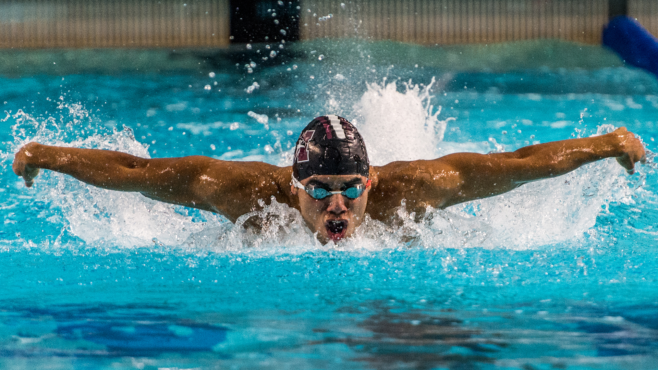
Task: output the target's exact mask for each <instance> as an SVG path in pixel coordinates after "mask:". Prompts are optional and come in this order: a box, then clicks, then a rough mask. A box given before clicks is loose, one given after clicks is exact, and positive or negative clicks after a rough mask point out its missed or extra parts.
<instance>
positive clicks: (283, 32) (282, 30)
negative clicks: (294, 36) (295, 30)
mask: <svg viewBox="0 0 658 370" xmlns="http://www.w3.org/2000/svg"><path fill="white" fill-rule="evenodd" d="M279 32H280V33H281V34H282V35H283V36H285V35H286V33H287V32H286V30H284V29H280V30H279Z"/></svg>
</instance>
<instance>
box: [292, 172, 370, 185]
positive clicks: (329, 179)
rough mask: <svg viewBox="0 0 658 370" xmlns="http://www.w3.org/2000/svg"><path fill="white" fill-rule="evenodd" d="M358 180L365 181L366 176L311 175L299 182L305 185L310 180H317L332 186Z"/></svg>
mask: <svg viewBox="0 0 658 370" xmlns="http://www.w3.org/2000/svg"><path fill="white" fill-rule="evenodd" d="M358 180H361V181H362V182H364V183H365V182H366V181H367V178H366V177H365V176H361V175H313V176H311V177H309V178H307V179H304V180H302V181H301V183H302V184H303V185H306V184H308V183H309V182H311V181H319V182H321V183H323V184H327V185H329V186H332V185H342V184H344V183H346V182H351V181H358Z"/></svg>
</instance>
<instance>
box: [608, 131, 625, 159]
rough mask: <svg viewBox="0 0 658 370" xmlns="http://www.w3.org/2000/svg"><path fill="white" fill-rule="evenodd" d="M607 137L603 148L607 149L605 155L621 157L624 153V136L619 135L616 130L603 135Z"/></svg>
mask: <svg viewBox="0 0 658 370" xmlns="http://www.w3.org/2000/svg"><path fill="white" fill-rule="evenodd" d="M603 137H604V138H605V139H606V141H605V144H604V145H603V148H604V149H605V153H604V154H605V155H604V157H606V158H609V157H620V156H622V155H623V154H624V138H623V137H622V136H621V135H618V134H617V132H616V131H613V132H610V133H607V134H605V135H603Z"/></svg>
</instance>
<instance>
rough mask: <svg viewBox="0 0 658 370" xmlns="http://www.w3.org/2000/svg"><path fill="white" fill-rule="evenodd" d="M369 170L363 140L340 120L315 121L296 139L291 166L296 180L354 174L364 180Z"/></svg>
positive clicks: (329, 117) (349, 124)
mask: <svg viewBox="0 0 658 370" xmlns="http://www.w3.org/2000/svg"><path fill="white" fill-rule="evenodd" d="M369 170H370V163H369V161H368V153H367V152H366V145H365V143H364V142H363V138H362V137H361V135H360V134H359V132H358V131H357V130H356V128H355V127H354V126H353V125H352V124H351V123H350V122H349V121H348V120H346V119H345V118H343V117H338V116H335V115H328V116H321V117H317V118H315V119H313V120H312V121H311V123H309V124H308V125H307V126H306V128H304V130H302V133H301V135H299V139H297V145H296V146H295V158H294V160H293V164H292V173H293V176H294V177H295V178H297V180H303V179H305V178H307V177H311V176H313V175H354V174H356V175H363V176H365V177H368V176H369Z"/></svg>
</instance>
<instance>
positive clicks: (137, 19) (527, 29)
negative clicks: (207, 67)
mask: <svg viewBox="0 0 658 370" xmlns="http://www.w3.org/2000/svg"><path fill="white" fill-rule="evenodd" d="M245 1H247V0H245ZM263 1H265V0H263ZM267 1H269V2H270V3H271V4H276V3H277V2H276V1H274V0H267ZM286 1H288V0H286ZM295 1H297V0H295ZM341 1H343V2H342V3H341ZM609 1H610V0H404V1H403V0H338V1H336V0H299V4H300V8H301V9H300V23H299V24H300V38H301V39H302V40H312V39H317V38H343V37H363V38H368V39H374V40H395V41H403V42H412V43H419V44H426V45H434V44H442V45H445V44H464V43H496V42H505V41H516V40H528V39H538V38H549V39H563V40H569V41H577V42H583V43H590V44H597V43H600V42H601V30H602V28H603V27H604V26H605V24H606V23H607V21H608V3H609ZM625 3H627V4H628V12H629V15H630V16H631V17H635V18H637V19H638V21H639V22H640V23H641V24H642V25H644V26H645V27H646V28H647V29H648V30H649V31H650V32H652V33H653V34H658V1H656V0H627V2H625ZM234 4H238V5H239V4H240V1H237V0H234ZM268 4H269V3H268ZM266 5H267V4H266ZM271 6H272V7H274V6H275V5H271ZM230 19H231V17H230V0H175V1H174V0H0V48H60V47H67V48H76V47H84V48H102V47H135V48H137V47H145V48H150V47H163V48H176V47H221V46H226V45H228V44H229V42H230V32H231V31H230Z"/></svg>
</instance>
